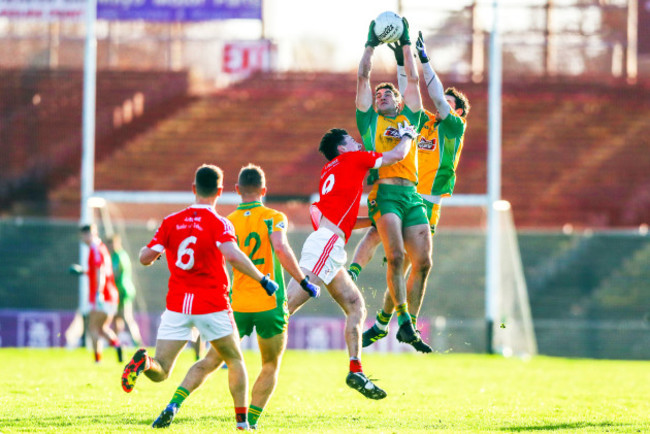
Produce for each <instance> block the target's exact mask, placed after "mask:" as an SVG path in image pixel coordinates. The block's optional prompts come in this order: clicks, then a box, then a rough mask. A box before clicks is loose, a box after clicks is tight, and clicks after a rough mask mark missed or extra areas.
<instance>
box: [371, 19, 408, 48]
mask: <svg viewBox="0 0 650 434" xmlns="http://www.w3.org/2000/svg"><path fill="white" fill-rule="evenodd" d="M403 31H404V23H403V22H402V17H400V16H399V15H397V14H396V13H395V12H391V11H386V12H382V13H380V14H379V16H377V18H375V35H377V38H379V40H380V41H381V42H384V43H386V44H389V43H391V42H395V41H397V40H398V39H399V38H400V36H402V32H403Z"/></svg>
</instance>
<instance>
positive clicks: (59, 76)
mask: <svg viewBox="0 0 650 434" xmlns="http://www.w3.org/2000/svg"><path fill="white" fill-rule="evenodd" d="M82 80H83V77H82V73H81V71H79V70H47V69H44V70H39V69H29V70H19V69H9V70H0V95H2V98H0V101H1V102H0V143H1V144H2V152H3V158H2V159H0V209H2V208H4V209H11V207H12V206H13V205H15V202H17V201H18V202H21V201H22V203H27V204H28V207H30V206H34V205H35V206H36V208H37V209H40V208H41V207H42V205H41V204H42V203H46V199H47V192H48V191H49V190H50V189H51V188H54V187H56V186H58V185H60V184H61V182H63V181H64V180H65V179H67V178H68V177H69V176H70V174H72V173H78V171H79V167H80V155H81V117H82V116H81V112H82V88H83V81H82ZM187 93H188V78H187V73H186V72H161V73H157V74H155V75H152V74H150V73H142V72H134V71H99V72H98V77H97V109H96V141H97V147H96V157H97V161H101V160H102V159H103V158H104V157H106V156H107V155H109V154H111V153H112V152H113V151H115V150H116V149H119V147H120V146H122V145H123V144H124V143H126V141H127V140H128V139H130V138H131V137H133V136H135V135H136V134H137V133H139V132H140V131H141V130H142V129H143V128H144V127H146V126H147V125H150V124H151V123H152V122H153V121H155V120H156V119H157V118H159V117H161V116H166V115H168V114H169V113H170V112H173V109H175V108H176V107H177V106H182V104H184V102H185V101H186V100H187V99H188V94H187ZM15 211H16V213H21V212H25V213H30V212H31V213H34V210H33V209H32V210H31V211H30V209H24V208H19V209H18V210H15Z"/></svg>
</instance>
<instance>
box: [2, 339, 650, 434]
mask: <svg viewBox="0 0 650 434" xmlns="http://www.w3.org/2000/svg"><path fill="white" fill-rule="evenodd" d="M132 353H133V350H131V351H128V352H127V354H128V356H129V357H130V356H131V355H132ZM245 357H246V362H247V366H248V370H249V382H250V383H251V384H252V382H253V381H254V379H255V377H256V376H257V373H258V372H259V366H260V364H259V356H258V354H257V353H254V352H246V353H245ZM104 358H105V360H104V362H103V363H102V364H99V365H95V364H94V363H93V362H92V355H91V353H90V352H88V351H85V350H74V351H67V350H63V349H51V350H32V349H0V390H1V392H0V432H2V433H13V432H30V433H31V432H75V433H91V432H92V433H95V432H102V433H105V432H151V428H150V426H151V423H152V422H153V420H154V419H155V418H156V416H158V414H159V413H160V411H161V410H162V409H163V408H164V406H165V405H166V404H167V402H168V401H169V399H170V398H171V396H172V394H173V392H174V390H175V388H176V386H177V385H178V384H179V383H180V381H181V380H182V378H183V376H184V375H185V372H186V371H187V369H188V368H189V366H190V365H191V364H192V362H193V353H192V352H190V351H186V352H184V353H183V354H182V355H181V357H180V359H179V361H178V363H177V365H176V367H175V369H174V372H173V373H172V375H171V377H170V378H169V379H168V380H167V381H165V382H163V383H152V382H151V381H149V380H148V379H147V378H145V377H144V376H143V377H141V378H139V380H138V383H137V385H136V388H135V390H134V392H133V393H131V394H126V393H124V392H123V391H122V389H121V387H120V375H121V372H122V368H123V366H122V365H121V364H118V363H117V362H116V361H115V360H114V352H113V351H112V350H110V349H109V350H107V351H106V352H105V355H104ZM363 365H364V371H365V372H366V373H367V374H369V375H370V376H372V377H376V378H379V379H380V380H379V383H378V384H379V385H380V386H381V387H382V388H384V389H385V390H386V391H387V392H388V397H387V398H386V399H384V400H382V401H372V400H368V399H366V398H364V397H363V396H361V395H360V394H359V393H358V392H356V391H353V390H352V389H349V388H348V387H347V386H346V385H345V375H346V373H347V368H348V361H347V356H346V354H345V353H343V352H341V351H333V352H305V351H288V352H287V354H286V356H285V358H284V363H283V366H282V370H281V373H280V381H279V384H278V387H277V389H276V391H275V394H274V396H273V397H272V399H271V401H270V403H269V405H268V406H267V408H266V410H265V412H264V414H263V415H262V419H260V429H259V430H258V432H261V433H264V432H269V433H274V432H283V433H325V432H346V433H359V432H368V433H419V432H453V433H457V432H493V433H511V432H550V431H553V432H580V433H583V432H616V433H622V432H626V433H647V432H650V399H649V396H650V395H649V394H648V390H649V387H650V362H632V361H604V360H577V359H559V358H549V357H537V358H534V359H532V360H530V361H522V360H519V359H505V358H503V357H499V356H485V355H470V354H445V355H420V354H367V355H364V357H363ZM226 378H227V372H226V371H225V370H221V371H218V372H216V373H215V374H214V375H213V376H212V377H211V378H210V379H209V380H208V381H207V382H206V384H205V385H204V386H203V387H202V388H201V389H199V390H198V391H196V392H195V393H194V394H192V395H191V396H190V397H189V398H188V399H187V400H186V401H185V403H184V405H183V407H182V408H181V410H180V412H179V414H178V415H177V417H176V419H175V421H174V423H173V424H172V426H171V427H170V428H169V429H168V431H169V432H174V433H193V434H195V433H199V432H212V433H214V432H217V433H219V432H234V431H235V429H234V426H235V421H234V410H233V404H232V400H231V398H230V395H229V393H228V391H227V379H226Z"/></svg>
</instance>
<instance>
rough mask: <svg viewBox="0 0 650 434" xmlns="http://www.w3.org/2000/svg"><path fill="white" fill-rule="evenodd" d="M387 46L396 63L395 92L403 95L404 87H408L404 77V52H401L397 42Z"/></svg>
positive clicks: (400, 45)
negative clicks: (397, 91)
mask: <svg viewBox="0 0 650 434" xmlns="http://www.w3.org/2000/svg"><path fill="white" fill-rule="evenodd" d="M387 45H388V48H390V49H391V50H392V51H393V54H394V55H395V62H396V63H397V90H399V93H401V94H402V95H404V92H405V91H406V86H408V79H407V77H406V70H405V69H404V50H402V44H400V42H399V41H397V42H395V43H393V44H387Z"/></svg>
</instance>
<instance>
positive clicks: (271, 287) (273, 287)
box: [260, 274, 280, 295]
mask: <svg viewBox="0 0 650 434" xmlns="http://www.w3.org/2000/svg"><path fill="white" fill-rule="evenodd" d="M269 276H270V274H267V275H266V276H264V277H262V280H260V285H262V288H264V290H266V293H267V294H268V295H273V294H275V291H277V290H278V288H279V287H280V286H279V285H278V284H277V283H276V282H274V281H273V280H271V279H269Z"/></svg>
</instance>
